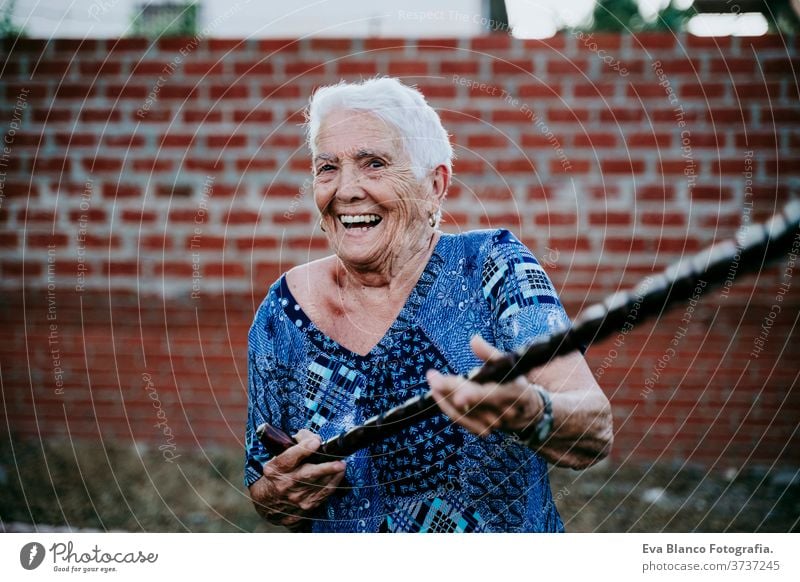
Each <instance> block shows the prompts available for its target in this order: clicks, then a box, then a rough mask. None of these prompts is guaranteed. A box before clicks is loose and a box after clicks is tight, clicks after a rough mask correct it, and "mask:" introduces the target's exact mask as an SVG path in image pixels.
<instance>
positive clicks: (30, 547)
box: [19, 542, 44, 570]
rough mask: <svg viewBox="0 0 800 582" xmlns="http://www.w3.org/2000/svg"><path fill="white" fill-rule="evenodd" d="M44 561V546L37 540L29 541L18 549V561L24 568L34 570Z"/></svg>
mask: <svg viewBox="0 0 800 582" xmlns="http://www.w3.org/2000/svg"><path fill="white" fill-rule="evenodd" d="M43 561H44V546H43V545H42V544H40V543H38V542H30V543H29V544H25V545H24V546H22V549H21V550H20V551H19V563H20V564H22V567H23V568H25V569H26V570H35V569H36V568H38V567H39V566H40V565H41V564H42V562H43Z"/></svg>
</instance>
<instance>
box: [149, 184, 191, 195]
mask: <svg viewBox="0 0 800 582" xmlns="http://www.w3.org/2000/svg"><path fill="white" fill-rule="evenodd" d="M200 189H201V188H200V187H198V188H197V190H200ZM194 191H195V188H194V187H193V186H190V185H188V184H156V187H155V195H156V196H159V197H164V198H167V197H169V198H191V196H192V194H194Z"/></svg>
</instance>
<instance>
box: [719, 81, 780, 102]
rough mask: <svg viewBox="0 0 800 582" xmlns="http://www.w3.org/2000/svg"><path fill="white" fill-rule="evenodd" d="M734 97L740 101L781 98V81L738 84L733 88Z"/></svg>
mask: <svg viewBox="0 0 800 582" xmlns="http://www.w3.org/2000/svg"><path fill="white" fill-rule="evenodd" d="M731 90H732V92H733V95H734V97H736V98H737V100H738V99H747V100H751V99H773V100H777V99H780V98H781V93H782V87H781V83H780V82H779V81H773V82H766V83H765V82H760V83H736V85H734V86H733V87H732V88H731Z"/></svg>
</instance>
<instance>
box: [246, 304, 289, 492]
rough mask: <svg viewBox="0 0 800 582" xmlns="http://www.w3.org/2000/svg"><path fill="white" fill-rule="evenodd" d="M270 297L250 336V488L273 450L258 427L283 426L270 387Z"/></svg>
mask: <svg viewBox="0 0 800 582" xmlns="http://www.w3.org/2000/svg"><path fill="white" fill-rule="evenodd" d="M269 302H270V297H269V296H267V299H266V300H265V301H264V303H263V304H262V305H261V307H260V308H259V310H258V312H257V313H256V316H255V319H254V320H253V325H252V326H251V328H250V333H249V335H248V349H247V359H248V368H247V426H246V428H245V471H244V472H245V474H244V484H245V486H246V487H249V486H250V485H252V484H253V483H255V482H256V481H258V479H259V478H261V475H262V473H263V470H262V468H263V466H264V463H266V462H267V461H268V460H269V459H270V455H269V453H268V452H267V451H266V449H265V448H264V445H262V444H261V441H259V440H258V437H257V436H256V428H257V427H258V426H259V425H261V424H262V423H264V422H268V423H270V424H272V425H274V426H279V425H280V413H279V407H278V405H277V402H276V401H275V395H274V394H272V393H271V391H270V389H269V385H270V382H269V378H270V376H271V370H272V368H273V367H274V357H273V337H272V333H271V331H270V330H271V329H272V326H271V325H270V317H271V310H270V309H269Z"/></svg>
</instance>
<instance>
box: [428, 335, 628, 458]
mask: <svg viewBox="0 0 800 582" xmlns="http://www.w3.org/2000/svg"><path fill="white" fill-rule="evenodd" d="M470 346H471V347H472V351H473V352H474V353H475V355H476V356H478V358H480V359H481V360H483V361H484V362H485V361H487V360H490V359H492V358H496V357H498V356H499V355H500V352H499V351H497V350H496V349H495V348H493V347H492V346H491V345H489V344H488V343H487V342H486V341H485V340H484V339H483V338H481V337H479V336H475V337H473V338H472V340H471V341H470ZM427 378H428V384H429V385H430V387H431V391H432V393H433V398H434V399H435V400H436V402H437V404H438V405H439V407H440V408H441V409H442V411H443V412H444V413H445V414H446V415H447V416H449V417H450V418H451V419H453V420H454V421H455V422H457V423H458V424H460V425H461V426H463V427H464V428H466V429H467V430H469V431H471V432H473V433H475V434H478V435H486V434H487V433H488V432H489V431H491V430H494V429H499V430H507V431H512V432H516V433H519V432H522V431H523V430H524V429H525V428H527V427H529V426H532V425H534V424H535V423H536V422H537V421H538V420H539V418H540V417H541V415H542V410H543V404H542V400H541V397H540V396H539V394H538V392H537V391H536V389H535V388H533V387H532V386H531V384H532V383H535V384H539V385H541V386H543V387H544V389H545V390H547V391H548V392H549V393H550V398H551V401H552V408H553V430H552V433H551V434H550V436H549V437H548V438H547V439H546V440H545V442H544V443H542V444H541V445H540V446H539V447H538V449H537V450H538V452H539V453H541V454H542V455H543V456H544V457H545V458H546V459H547V460H548V461H549V462H551V463H553V464H556V465H560V466H565V467H572V468H574V469H580V468H584V467H588V466H590V465H592V464H594V463H596V462H597V461H599V460H600V459H602V458H603V457H605V456H606V455H608V452H609V451H610V449H611V444H612V442H613V432H612V418H611V405H610V404H609V402H608V399H607V398H606V396H605V394H603V391H602V390H601V389H600V387H599V386H598V385H597V382H596V381H595V379H594V376H593V375H592V372H591V370H589V366H587V365H586V360H584V359H583V356H582V355H581V354H580V353H578V352H574V353H572V354H568V355H566V356H561V357H559V358H556V359H554V360H552V361H551V362H549V363H547V364H545V365H543V366H540V367H538V368H534V369H533V370H531V372H529V373H528V375H527V377H525V376H520V377H519V378H517V379H515V380H514V381H512V382H509V383H507V384H493V383H488V384H476V383H474V382H470V381H469V380H466V379H464V378H463V377H461V376H443V375H441V374H439V373H438V372H436V371H434V370H429V371H428V374H427Z"/></svg>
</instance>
